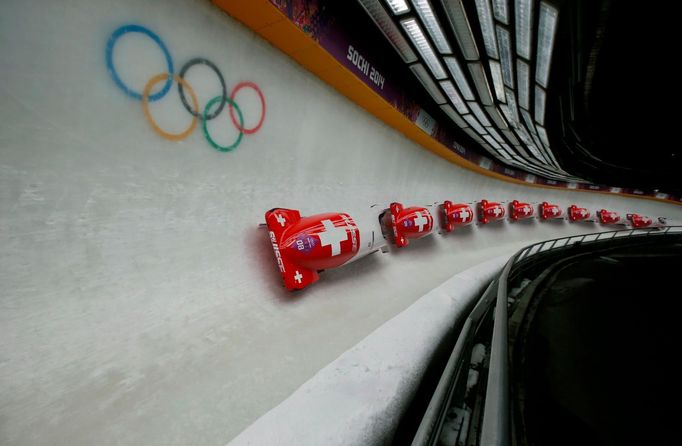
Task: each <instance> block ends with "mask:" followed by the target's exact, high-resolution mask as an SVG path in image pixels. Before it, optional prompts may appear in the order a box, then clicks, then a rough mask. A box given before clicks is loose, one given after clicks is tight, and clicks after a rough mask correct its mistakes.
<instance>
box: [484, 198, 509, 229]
mask: <svg viewBox="0 0 682 446" xmlns="http://www.w3.org/2000/svg"><path fill="white" fill-rule="evenodd" d="M503 218H504V207H503V206H502V205H501V204H500V203H495V202H492V201H488V200H481V201H480V202H479V203H478V219H479V221H480V222H481V223H483V224H486V223H488V222H491V221H495V220H502V219H503Z"/></svg>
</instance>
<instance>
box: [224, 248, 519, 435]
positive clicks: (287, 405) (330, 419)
mask: <svg viewBox="0 0 682 446" xmlns="http://www.w3.org/2000/svg"><path fill="white" fill-rule="evenodd" d="M507 260H509V256H502V257H497V258H494V259H491V260H488V261H486V262H484V263H481V264H480V265H477V266H475V267H473V268H470V269H467V270H465V271H463V272H461V273H459V274H457V275H455V276H453V277H452V278H450V279H449V280H447V281H446V282H445V283H443V284H442V285H440V286H439V287H437V288H435V289H433V290H431V291H430V292H428V293H427V294H425V295H424V296H423V297H421V298H420V299H419V300H417V301H416V302H415V303H414V304H412V305H411V306H410V307H408V308H407V309H406V310H405V311H403V312H402V313H400V314H398V315H397V316H395V317H394V318H392V319H391V320H389V321H387V322H386V323H385V324H383V325H382V326H380V327H379V328H377V329H376V330H375V331H374V332H372V333H371V334H370V335H369V336H367V337H366V338H365V339H363V340H362V341H360V342H359V343H358V344H357V345H355V346H354V347H352V348H351V349H350V350H348V351H346V352H345V353H343V354H342V355H341V356H339V357H338V358H337V359H336V360H334V361H333V362H331V363H330V364H329V365H327V366H326V367H325V368H323V369H322V370H320V371H319V372H317V373H316V374H315V375H314V376H313V377H312V378H310V379H309V380H308V381H307V382H305V383H304V384H303V385H302V386H301V387H299V388H298V389H297V390H296V391H295V392H294V393H293V394H292V395H291V396H290V397H289V398H287V399H286V400H284V401H283V402H281V403H280V404H279V405H278V406H276V407H275V408H273V409H272V410H270V411H269V412H267V413H266V414H265V415H263V416H262V417H260V418H259V419H258V420H256V421H255V422H254V423H253V424H252V425H251V426H249V427H248V428H246V429H245V430H244V431H243V432H242V433H241V434H239V435H238V436H237V437H236V438H234V439H233V440H232V441H231V442H230V443H229V444H230V445H231V446H238V445H264V444H287V445H288V444H292V445H294V444H295V445H315V446H317V445H320V444H324V445H352V444H356V445H371V444H384V443H387V442H389V441H390V440H391V439H392V438H393V433H394V431H395V428H396V423H397V422H398V420H399V416H400V414H401V413H402V412H403V410H404V409H405V408H406V406H407V404H409V402H410V401H411V399H412V397H413V394H414V392H415V391H416V389H417V385H418V384H419V382H420V380H421V378H422V375H423V373H424V372H425V369H426V366H427V365H428V363H429V361H430V359H431V357H432V355H433V353H434V351H435V349H436V347H437V346H438V344H439V342H440V340H441V339H442V337H443V336H444V335H445V334H446V333H447V332H448V331H449V330H451V329H452V327H453V325H454V323H455V320H457V319H461V318H463V317H464V316H465V315H464V314H462V313H463V311H464V309H466V308H467V306H468V305H469V304H470V303H471V301H472V300H473V299H475V298H477V297H479V296H480V295H481V293H482V292H483V290H484V289H485V287H486V286H487V284H488V283H489V282H490V281H491V280H492V279H493V278H494V276H495V275H497V274H499V272H500V270H501V269H502V267H503V266H504V264H505V262H506V261H507Z"/></svg>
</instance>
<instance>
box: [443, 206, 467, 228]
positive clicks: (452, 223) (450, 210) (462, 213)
mask: <svg viewBox="0 0 682 446" xmlns="http://www.w3.org/2000/svg"><path fill="white" fill-rule="evenodd" d="M443 217H444V218H443V227H444V229H445V231H446V232H452V231H453V230H454V229H455V228H456V227H458V226H468V225H470V224H471V222H472V221H474V211H473V209H471V206H469V205H468V204H464V203H453V202H452V201H448V200H446V201H444V202H443Z"/></svg>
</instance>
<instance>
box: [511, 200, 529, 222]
mask: <svg viewBox="0 0 682 446" xmlns="http://www.w3.org/2000/svg"><path fill="white" fill-rule="evenodd" d="M532 216H533V206H531V205H530V204H528V203H522V202H520V201H517V200H514V201H512V202H511V203H510V204H509V218H511V219H512V220H514V221H516V220H522V219H524V218H530V217H532Z"/></svg>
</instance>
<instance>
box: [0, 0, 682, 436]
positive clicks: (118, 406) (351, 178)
mask: <svg viewBox="0 0 682 446" xmlns="http://www.w3.org/2000/svg"><path fill="white" fill-rule="evenodd" d="M0 11H1V12H0V54H1V55H2V57H0V73H2V77H1V80H0V104H2V106H0V444H2V445H55V444H68V445H74V446H75V445H90V444H98V445H112V444H117V445H118V444H123V445H139V444H144V445H187V444H202V445H223V444H225V442H227V441H229V440H230V439H232V438H234V437H235V436H236V435H237V434H239V432H241V431H242V430H243V429H244V428H246V427H247V426H248V425H249V424H251V423H252V422H253V421H254V420H255V419H257V418H258V417H260V416H261V415H262V414H264V413H265V412H267V411H268V410H269V409H271V408H272V407H274V406H276V405H277V404H278V403H280V402H281V401H282V400H284V399H285V398H286V397H287V396H288V395H290V394H291V393H292V392H293V391H294V390H295V389H296V388H298V387H299V386H300V385H301V384H302V383H304V382H305V381H306V380H308V379H309V378H310V377H311V376H313V375H314V374H315V373H316V372H317V371H318V370H320V369H321V368H323V367H324V366H325V365H327V364H329V363H330V362H331V361H332V360H334V359H335V358H337V357H338V356H339V355H340V354H341V353H343V352H344V351H346V350H347V349H349V348H350V347H352V346H353V345H354V344H356V343H357V342H358V341H360V340H361V339H363V338H364V337H365V336H366V335H367V334H369V333H370V332H372V331H373V330H374V329H376V328H377V327H378V326H380V325H381V324H382V323H384V322H385V321H387V320H388V319H390V318H392V317H393V316H395V315H396V314H398V313H399V312H400V311H402V310H404V309H405V308H407V307H408V306H409V305H410V304H412V303H413V302H414V301H415V300H416V299H417V298H418V297H420V296H422V295H423V294H424V293H426V292H427V291H429V290H430V289H433V288H434V287H436V286H437V285H439V284H441V283H442V282H443V281H445V280H446V279H447V278H449V277H451V276H452V275H453V274H455V273H457V272H458V271H462V270H464V269H466V268H467V267H469V266H471V265H476V264H478V263H480V262H482V261H484V260H486V259H489V258H492V257H495V256H498V255H500V254H503V253H508V252H511V251H513V250H515V249H517V248H519V247H521V246H522V245H525V244H527V243H530V242H533V241H536V240H542V239H547V238H552V237H556V236H562V235H570V234H575V233H584V232H592V231H595V230H598V229H599V227H598V226H596V225H594V224H573V225H571V224H568V223H566V222H564V221H560V220H558V221H552V222H547V223H540V222H538V221H535V220H533V221H524V222H519V223H515V224H512V223H509V222H503V223H499V224H493V225H489V226H487V227H478V226H474V227H470V228H467V229H464V230H457V231H456V232H455V233H453V234H449V235H447V236H441V235H435V236H433V237H430V238H428V239H424V240H421V241H417V242H414V243H412V244H411V245H410V246H409V247H408V248H405V249H404V250H401V251H399V252H398V251H396V250H392V252H391V253H389V254H385V255H379V254H375V255H372V256H371V257H369V258H367V259H364V260H361V261H358V262H356V263H354V264H352V265H349V266H348V267H347V268H342V269H339V270H335V271H327V272H325V273H324V274H323V275H322V278H321V280H320V282H319V283H317V284H315V285H314V286H312V287H311V288H310V289H309V290H306V291H304V292H302V293H298V294H289V293H287V292H286V291H284V289H283V288H282V286H281V279H280V277H279V274H278V271H277V268H276V264H275V261H274V257H273V254H272V250H271V247H270V244H269V241H268V238H267V234H266V233H264V232H263V230H262V229H259V228H258V227H257V225H258V223H260V222H262V221H263V213H264V212H265V211H266V210H267V209H270V208H272V207H275V206H285V207H291V208H298V209H300V210H301V211H302V213H303V214H311V213H317V212H321V211H334V210H339V211H347V212H349V213H350V214H351V215H353V213H354V212H357V211H359V210H363V209H366V208H367V207H368V206H370V205H372V204H375V203H378V204H385V203H388V202H390V201H393V200H401V201H403V202H404V203H406V204H412V203H416V204H421V203H423V204H427V203H432V202H434V201H439V200H444V199H451V200H458V201H459V200H462V201H465V202H471V201H474V200H478V199H481V198H487V199H489V200H511V199H514V198H517V199H523V200H528V201H531V202H540V201H542V200H544V199H547V200H549V201H555V202H557V203H558V204H560V205H562V206H566V205H569V204H571V203H573V202H575V203H578V204H580V205H584V206H586V207H588V208H590V209H595V208H597V207H606V208H613V209H615V210H618V211H620V212H622V213H623V214H625V213H626V212H628V211H639V212H641V213H643V214H646V215H654V216H657V215H667V216H669V217H675V218H679V217H680V215H681V212H680V208H679V207H676V206H671V205H666V204H663V203H655V202H650V201H643V200H632V199H624V198H621V197H617V196H609V195H603V194H588V193H576V192H556V191H549V190H544V189H539V188H530V187H524V186H521V185H512V184H507V183H503V182H499V181H495V180H492V179H490V178H487V177H483V176H479V175H476V174H474V173H472V172H469V171H466V170H463V169H461V168H459V167H457V166H454V165H451V164H449V163H447V162H444V161H443V160H442V159H440V158H438V157H436V156H434V155H432V154H430V153H429V152H427V151H426V150H424V149H422V148H421V147H419V146H417V145H416V144H414V143H412V142H410V141H409V140H407V139H405V138H404V137H403V136H402V135H401V134H399V133H398V132H396V131H395V130H394V129H392V128H389V127H387V126H385V125H384V124H382V123H380V122H378V121H377V120H376V119H375V118H373V117H372V116H371V115H369V114H367V113H366V112H365V111H363V110H362V109H361V108H359V107H358V106H356V105H355V104H353V103H351V102H350V101H348V100H347V99H346V98H344V97H342V96H340V95H339V94H338V93H336V92H335V91H334V90H333V89H331V88H330V87H329V86H327V85H326V84H324V83H323V82H321V81H320V80H318V79H317V78H315V77H314V76H313V75H311V74H309V73H308V72H307V71H305V70H304V69H303V68H301V67H300V66H299V65H297V64H296V63H295V62H293V61H292V60H291V59H289V58H288V57H287V56H285V55H283V54H281V53H280V52H279V51H278V50H276V49H275V48H273V47H272V46H270V45H269V44H268V43H266V42H265V41H263V40H262V39H260V38H259V37H257V36H256V35H255V34H254V33H252V32H251V31H250V30H248V29H246V28H245V27H243V26H242V25H241V24H239V23H237V22H235V21H234V20H233V19H232V18H230V17H229V16H227V15H225V14H223V13H222V12H220V11H218V10H217V9H216V8H215V7H214V6H213V5H212V4H210V3H209V2H208V1H199V0H168V1H163V2H162V1H141V0H120V1H110V0H87V1H86V0H69V1H66V0H54V1H22V0H5V1H3V2H2V7H1V8H0ZM127 23H138V24H142V25H145V26H147V27H149V28H150V29H152V30H153V31H154V32H156V33H157V34H158V35H159V36H161V38H162V39H163V40H164V42H165V43H166V45H167V46H168V48H169V50H170V53H171V54H172V56H173V58H174V62H175V66H176V69H179V68H180V67H181V66H182V64H183V63H184V62H186V61H187V60H189V59H190V58H192V57H198V56H202V57H206V58H209V59H210V60H212V61H213V62H214V63H215V64H216V65H217V66H218V67H219V68H220V70H221V71H222V72H223V75H224V77H225V81H226V83H227V86H228V88H229V89H231V88H232V87H233V86H234V85H236V83H237V82H239V81H242V80H251V81H254V82H256V83H257V84H258V85H260V86H261V88H262V90H263V92H264V94H265V97H266V101H267V105H268V109H267V116H266V120H265V123H264V125H263V128H262V129H261V131H260V132H258V133H256V134H254V135H250V136H247V137H245V138H244V141H243V142H242V144H241V145H240V146H239V147H238V148H237V149H236V150H235V151H233V152H230V153H220V152H217V151H215V150H213V149H212V148H211V147H210V146H209V145H208V144H207V143H206V141H205V140H204V137H203V134H202V132H201V129H197V130H196V131H195V132H194V134H192V135H191V136H190V137H189V138H188V139H186V140H185V141H183V142H180V143H175V142H171V141H167V140H165V139H162V138H160V137H159V136H158V135H156V134H155V133H154V132H153V131H152V130H151V129H150V127H149V125H148V123H147V122H146V121H145V119H144V116H143V114H142V109H141V107H140V103H139V101H136V100H134V99H131V98H129V97H127V96H125V95H124V94H123V93H122V92H121V91H120V90H119V89H118V87H117V86H116V85H115V84H114V83H113V81H112V80H111V78H110V76H109V73H108V72H107V69H106V66H105V63H104V60H105V58H104V48H105V44H106V41H107V39H108V37H109V36H110V34H111V32H112V31H113V30H114V29H116V28H117V27H118V26H120V25H123V24H127ZM129 37H130V36H129ZM116 51H117V52H116V57H115V62H116V64H117V67H118V69H119V70H120V71H121V75H122V76H123V77H124V79H125V80H126V81H127V82H129V83H130V84H131V85H132V86H133V88H135V89H137V90H141V89H142V86H143V84H144V83H145V81H146V79H148V78H149V77H150V76H151V75H153V74H155V73H157V72H158V71H162V70H163V69H164V68H163V58H162V57H161V55H160V53H159V50H158V49H157V48H156V46H155V45H154V44H152V43H150V42H148V41H145V40H144V38H142V39H140V38H139V36H138V37H137V38H136V37H131V39H128V38H126V40H122V41H121V46H120V48H118V47H117V50H116ZM190 75H191V76H190ZM188 80H189V81H190V82H191V83H192V86H193V87H194V89H195V91H196V92H197V95H198V97H199V100H200V101H201V104H202V106H203V104H205V101H206V100H207V99H208V98H210V97H211V96H212V95H214V94H217V93H218V91H217V90H216V81H215V78H214V77H211V73H210V71H205V70H204V71H202V70H200V69H199V68H197V71H196V72H195V71H194V69H193V71H192V72H191V73H190V74H189V75H188ZM173 89H174V90H175V86H173ZM171 93H173V92H171ZM238 101H239V103H240V107H241V108H242V110H243V112H244V114H245V118H246V120H247V124H248V123H253V121H254V119H256V117H257V114H258V111H259V105H258V101H257V98H255V97H254V95H249V94H247V93H245V94H244V95H241V94H240V95H239V99H238ZM152 112H153V113H154V116H155V117H157V118H158V119H159V121H160V122H161V123H162V124H163V125H164V126H165V128H167V129H169V130H177V129H179V128H180V126H184V125H186V124H187V123H188V122H189V121H188V119H189V115H188V114H187V112H186V111H185V110H184V109H183V108H182V105H181V104H180V102H179V100H178V96H177V94H170V93H169V95H168V98H167V100H162V101H159V103H154V104H152ZM216 119H217V120H219V121H216V124H215V125H214V126H213V127H212V131H214V132H215V135H216V137H217V138H220V139H221V141H228V140H229V138H230V137H233V136H234V134H232V133H230V131H231V127H230V124H229V118H228V117H227V115H226V114H225V113H223V114H222V115H220V116H219V117H218V118H216ZM219 122H223V123H224V125H221V124H220V123H219Z"/></svg>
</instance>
